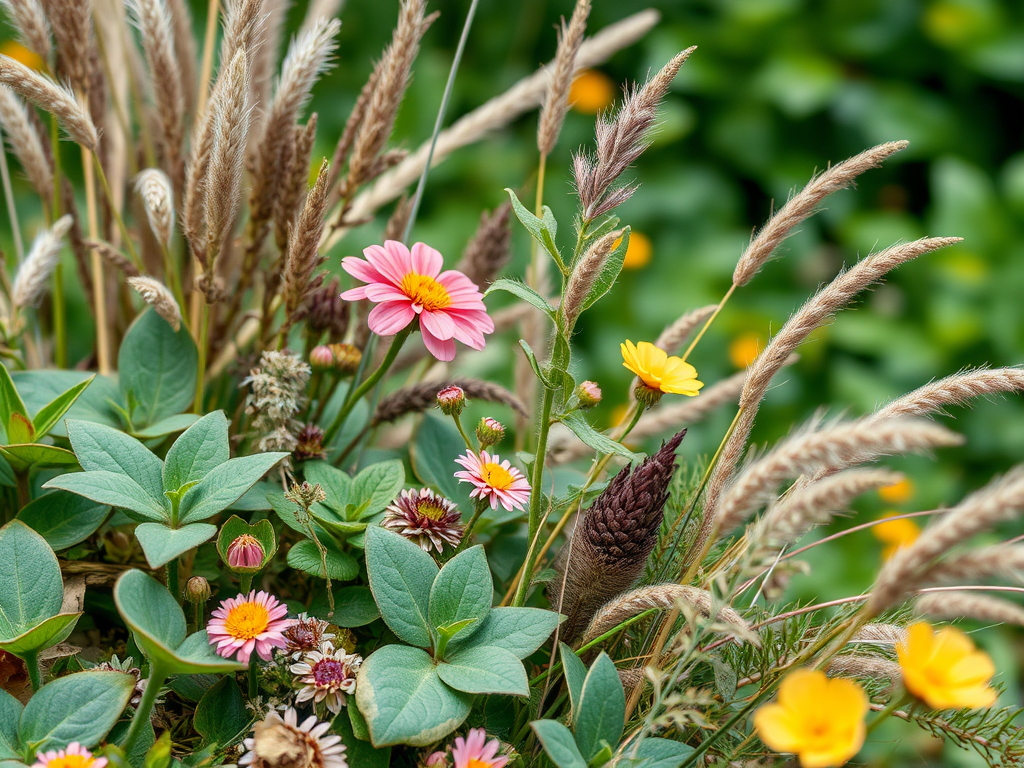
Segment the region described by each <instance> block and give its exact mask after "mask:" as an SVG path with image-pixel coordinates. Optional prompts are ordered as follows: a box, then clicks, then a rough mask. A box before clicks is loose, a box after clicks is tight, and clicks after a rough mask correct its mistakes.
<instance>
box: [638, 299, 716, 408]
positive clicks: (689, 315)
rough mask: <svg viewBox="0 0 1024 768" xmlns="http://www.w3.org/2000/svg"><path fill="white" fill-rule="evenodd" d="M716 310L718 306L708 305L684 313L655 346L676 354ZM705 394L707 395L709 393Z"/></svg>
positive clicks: (667, 328)
mask: <svg viewBox="0 0 1024 768" xmlns="http://www.w3.org/2000/svg"><path fill="white" fill-rule="evenodd" d="M716 309H718V305H717V304H708V305H707V306H706V307H699V308H697V309H693V310H690V311H689V312H684V313H683V314H682V315H680V316H679V318H678V319H676V320H675V321H674V322H672V323H671V324H669V325H666V326H665V330H663V331H662V332H661V335H660V336H658V339H657V341H655V342H654V346H656V347H659V348H660V349H663V350H665V351H666V352H668V353H669V354H670V355H673V354H675V353H676V352H677V351H678V349H679V347H681V346H682V345H683V342H684V341H686V339H687V338H688V337H689V335H690V334H691V333H693V331H694V330H695V329H696V328H697V326H699V325H701V324H702V323H704V321H706V320H707V319H708V318H709V317H711V315H713V314H714V312H715V310H716ZM704 394H705V395H706V394H707V393H704Z"/></svg>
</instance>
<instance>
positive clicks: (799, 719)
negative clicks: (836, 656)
mask: <svg viewBox="0 0 1024 768" xmlns="http://www.w3.org/2000/svg"><path fill="white" fill-rule="evenodd" d="M867 711H868V697H867V695H866V694H865V693H864V689H863V688H861V687H860V686H859V685H857V683H855V682H853V681H852V680H846V679H843V678H840V677H837V678H833V679H831V680H830V679H829V678H828V677H827V676H826V675H825V673H824V672H822V671H820V670H816V669H795V670H793V671H792V672H790V673H789V674H787V675H786V676H785V677H784V678H783V679H782V684H781V685H780V686H779V698H778V701H777V702H775V703H774V704H765V705H764V706H762V707H760V708H759V709H758V710H757V711H756V712H754V728H755V729H756V730H757V735H758V737H760V739H761V741H763V742H764V743H765V744H766V745H767V746H768V747H769V748H770V749H773V750H775V751H776V752H787V753H792V754H796V755H799V757H800V765H802V766H803V768H828V767H829V766H838V765H843V764H844V763H845V762H846V761H847V760H849V759H850V758H851V757H853V756H854V755H856V754H857V752H858V751H859V750H860V748H861V746H862V745H863V744H864V735H865V731H866V729H865V726H864V715H866V714H867Z"/></svg>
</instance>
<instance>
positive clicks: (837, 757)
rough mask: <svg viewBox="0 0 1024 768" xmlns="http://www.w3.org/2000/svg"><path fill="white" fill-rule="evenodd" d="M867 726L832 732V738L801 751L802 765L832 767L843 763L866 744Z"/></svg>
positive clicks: (808, 767)
mask: <svg viewBox="0 0 1024 768" xmlns="http://www.w3.org/2000/svg"><path fill="white" fill-rule="evenodd" d="M866 733H867V728H866V727H865V725H864V723H863V722H861V723H858V724H857V726H856V727H854V728H852V729H849V730H847V731H843V732H837V733H834V734H831V738H829V739H828V740H826V741H824V743H822V742H818V743H816V744H815V745H814V748H813V749H805V750H802V751H801V752H800V765H801V766H803V768H832V767H833V766H839V765H843V764H844V763H846V762H847V761H849V760H850V758H852V757H853V756H854V755H856V754H857V753H858V752H859V751H860V748H861V747H862V746H864V737H865V735H866Z"/></svg>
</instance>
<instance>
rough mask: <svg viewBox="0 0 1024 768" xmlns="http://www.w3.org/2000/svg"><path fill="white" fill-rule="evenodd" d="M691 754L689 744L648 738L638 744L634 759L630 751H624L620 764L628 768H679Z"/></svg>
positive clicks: (691, 749)
mask: <svg viewBox="0 0 1024 768" xmlns="http://www.w3.org/2000/svg"><path fill="white" fill-rule="evenodd" d="M692 754H693V747H691V746H690V745H689V744H683V743H682V742H681V741H675V740H674V739H659V738H657V737H654V736H648V737H647V738H646V739H644V740H643V741H641V742H640V744H639V746H638V747H637V750H636V756H635V757H634V756H633V754H632V750H631V749H627V750H626V755H625V759H624V760H623V761H622V764H623V765H626V766H629V768H679V766H681V765H682V764H683V763H684V762H686V759H687V758H688V757H689V756H690V755H692Z"/></svg>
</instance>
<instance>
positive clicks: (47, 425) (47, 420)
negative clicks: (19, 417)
mask: <svg viewBox="0 0 1024 768" xmlns="http://www.w3.org/2000/svg"><path fill="white" fill-rule="evenodd" d="M95 378H96V376H95V375H93V376H90V377H89V378H88V379H86V380H85V381H80V382H78V383H77V384H75V385H74V386H73V387H71V388H70V389H68V390H66V391H64V392H62V393H61V394H59V395H57V397H55V398H54V399H53V400H51V401H50V402H48V403H47V404H46V405H44V406H43V407H42V408H40V409H39V412H38V413H37V414H36V415H35V418H34V419H32V426H33V427H34V428H35V433H36V437H43V436H44V435H46V434H47V433H48V432H49V431H50V430H51V429H53V427H54V425H55V424H56V423H57V422H58V421H60V419H61V417H62V416H63V415H64V414H65V413H67V412H68V409H69V408H71V406H72V405H74V404H75V401H76V400H77V399H78V396H79V395H81V394H82V393H83V392H84V391H85V388H86V387H88V386H89V385H90V384H92V382H93V379H95Z"/></svg>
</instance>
